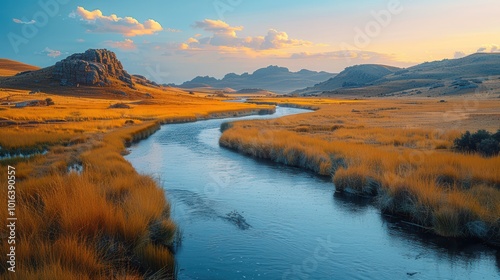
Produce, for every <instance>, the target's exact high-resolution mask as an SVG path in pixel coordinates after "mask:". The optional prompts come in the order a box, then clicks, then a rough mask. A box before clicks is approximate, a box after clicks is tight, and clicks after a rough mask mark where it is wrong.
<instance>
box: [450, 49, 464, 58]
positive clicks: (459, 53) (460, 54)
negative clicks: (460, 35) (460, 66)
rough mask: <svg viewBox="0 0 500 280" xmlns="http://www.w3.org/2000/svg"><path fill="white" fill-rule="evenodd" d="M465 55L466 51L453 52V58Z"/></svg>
mask: <svg viewBox="0 0 500 280" xmlns="http://www.w3.org/2000/svg"><path fill="white" fill-rule="evenodd" d="M465 56H467V54H466V53H464V52H461V51H457V52H455V54H454V55H453V58H462V57H465Z"/></svg>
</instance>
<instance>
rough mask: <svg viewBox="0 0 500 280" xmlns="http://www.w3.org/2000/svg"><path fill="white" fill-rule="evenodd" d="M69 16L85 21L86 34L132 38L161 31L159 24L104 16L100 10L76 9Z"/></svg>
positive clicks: (152, 21)
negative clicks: (117, 34)
mask: <svg viewBox="0 0 500 280" xmlns="http://www.w3.org/2000/svg"><path fill="white" fill-rule="evenodd" d="M70 16H72V17H76V16H79V17H80V19H81V20H83V21H85V27H87V30H88V32H94V33H119V34H122V35H123V36H127V37H133V36H142V35H151V34H154V33H156V32H160V31H162V30H163V27H162V26H161V24H160V23H158V22H157V21H155V20H152V19H148V20H146V21H144V22H143V23H140V22H139V21H138V20H136V19H135V18H132V17H123V18H122V17H118V16H117V15H115V14H111V15H109V16H105V15H103V14H102V12H101V11H100V10H93V11H88V10H86V9H85V8H83V7H77V9H76V11H75V13H74V14H71V15H70Z"/></svg>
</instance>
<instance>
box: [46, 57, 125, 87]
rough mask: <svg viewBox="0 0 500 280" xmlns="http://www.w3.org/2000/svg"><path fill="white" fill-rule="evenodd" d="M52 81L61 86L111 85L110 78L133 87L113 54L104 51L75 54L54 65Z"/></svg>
mask: <svg viewBox="0 0 500 280" xmlns="http://www.w3.org/2000/svg"><path fill="white" fill-rule="evenodd" d="M52 76H53V78H54V79H56V80H58V81H60V84H61V85H63V86H66V85H67V86H74V85H79V84H82V85H89V86H107V85H111V81H110V79H109V78H110V77H112V78H116V79H118V80H121V81H123V82H124V83H126V84H128V85H129V86H130V87H133V86H134V83H133V82H132V77H131V76H130V74H128V73H127V71H125V70H123V66H122V64H121V62H120V61H119V60H118V59H117V58H116V55H115V53H113V52H111V51H108V50H106V49H89V50H87V51H86V52H84V53H76V54H73V55H71V56H68V57H67V58H66V59H63V60H61V61H59V62H57V63H56V65H55V66H54V68H53V70H52Z"/></svg>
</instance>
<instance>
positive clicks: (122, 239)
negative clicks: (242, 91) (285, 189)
mask: <svg viewBox="0 0 500 280" xmlns="http://www.w3.org/2000/svg"><path fill="white" fill-rule="evenodd" d="M138 87H139V86H138ZM141 89H142V88H141ZM148 90H149V89H148ZM150 92H151V94H152V95H154V98H152V99H147V100H146V99H145V100H141V99H136V100H120V99H113V98H111V97H112V96H111V97H110V95H109V94H108V95H105V98H103V97H101V98H97V99H96V98H93V96H91V95H92V94H89V95H83V96H76V95H75V94H73V95H72V96H64V95H53V94H45V93H37V94H34V95H29V94H28V92H27V91H23V90H11V89H4V90H2V91H0V100H1V102H7V103H8V104H9V102H17V101H23V100H30V99H45V98H52V99H53V100H54V102H55V105H54V106H41V107H25V108H14V107H13V105H2V106H0V126H1V127H0V131H1V135H0V146H1V147H2V151H4V152H5V153H31V152H37V151H38V152H39V151H42V150H44V151H45V150H46V151H48V152H47V153H46V154H44V155H36V156H33V157H29V158H24V159H23V158H13V159H3V160H0V167H1V168H2V169H5V168H6V166H7V165H8V164H11V165H14V166H15V167H16V172H17V173H16V176H17V182H16V183H17V185H16V186H17V188H16V190H17V201H18V204H17V205H18V206H17V212H16V215H17V217H18V224H17V234H18V235H17V242H18V243H17V247H16V250H17V268H18V269H17V271H18V273H17V274H16V275H15V276H13V279H144V278H147V277H156V278H158V279H169V278H172V277H173V276H174V275H175V269H174V267H175V260H174V256H173V253H172V251H173V249H172V246H174V244H173V243H174V242H175V236H176V234H175V232H176V225H175V223H174V222H173V221H172V219H171V218H170V208H169V204H168V202H167V201H166V199H165V195H164V192H163V190H162V189H161V188H160V187H159V186H158V184H157V183H156V182H155V180H153V179H152V178H150V177H148V176H144V175H140V174H138V173H137V172H136V171H135V170H134V168H133V167H132V166H131V165H130V163H128V162H127V161H126V160H125V159H124V158H123V156H122V154H123V153H124V149H125V146H126V145H129V144H131V143H132V142H136V141H139V140H141V139H144V138H146V137H148V136H149V135H151V134H152V133H154V132H155V131H156V130H158V129H159V127H160V123H174V122H183V121H195V120H198V119H204V118H212V117H225V116H234V115H245V114H252V113H258V112H260V111H261V110H265V111H270V110H272V109H273V108H272V107H271V106H259V105H248V104H241V103H224V102H220V101H218V100H215V99H210V98H201V97H196V96H194V97H193V96H190V95H188V94H187V93H185V94H183V93H182V92H181V91H176V90H174V89H172V90H167V91H165V90H159V89H151V90H150ZM117 102H125V103H127V104H129V106H130V107H131V108H130V109H109V106H110V105H111V104H114V103H117ZM72 165H77V166H81V167H82V168H83V171H82V172H81V173H76V172H70V171H69V169H68V168H69V167H71V166H72ZM5 180H6V177H5V176H2V177H1V178H0V183H1V184H2V185H6V184H7V183H6V181H5ZM0 195H1V196H2V197H5V196H6V188H2V189H1V191H0ZM0 218H2V219H4V220H5V219H6V218H7V217H6V213H5V211H0ZM5 231H6V229H5V228H4V229H2V230H1V234H2V235H5V234H6V232H5ZM6 246H7V244H6V243H5V242H2V245H1V248H0V250H2V251H4V252H6V251H7V247H6ZM0 267H1V268H2V270H1V272H0V274H3V275H2V276H5V273H6V264H5V263H4V264H2V265H1V266H0ZM10 276H12V275H9V277H10Z"/></svg>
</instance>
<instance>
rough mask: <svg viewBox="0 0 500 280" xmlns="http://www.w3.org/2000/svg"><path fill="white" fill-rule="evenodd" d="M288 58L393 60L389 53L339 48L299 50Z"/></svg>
mask: <svg viewBox="0 0 500 280" xmlns="http://www.w3.org/2000/svg"><path fill="white" fill-rule="evenodd" d="M287 58H290V59H322V60H324V59H332V60H338V59H359V60H373V59H385V60H394V59H395V57H394V56H393V55H390V54H384V53H378V52H371V51H361V50H341V51H331V52H317V53H308V52H300V53H293V54H291V55H290V56H289V57H287Z"/></svg>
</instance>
